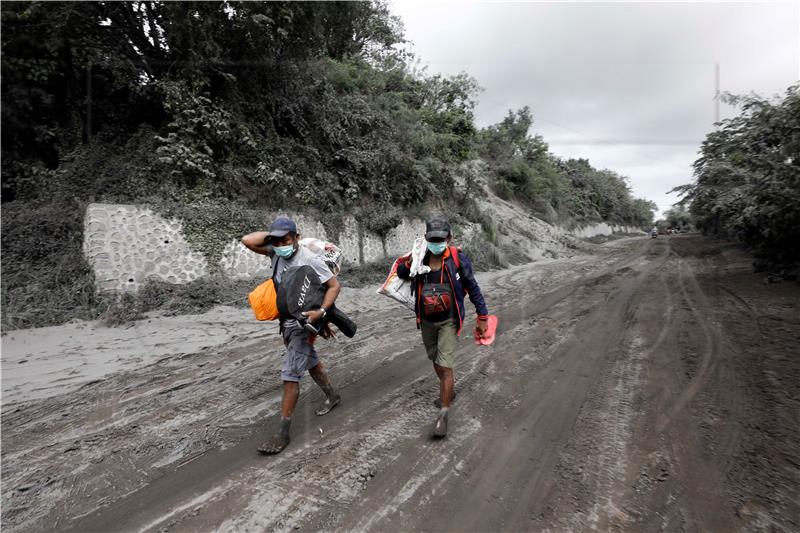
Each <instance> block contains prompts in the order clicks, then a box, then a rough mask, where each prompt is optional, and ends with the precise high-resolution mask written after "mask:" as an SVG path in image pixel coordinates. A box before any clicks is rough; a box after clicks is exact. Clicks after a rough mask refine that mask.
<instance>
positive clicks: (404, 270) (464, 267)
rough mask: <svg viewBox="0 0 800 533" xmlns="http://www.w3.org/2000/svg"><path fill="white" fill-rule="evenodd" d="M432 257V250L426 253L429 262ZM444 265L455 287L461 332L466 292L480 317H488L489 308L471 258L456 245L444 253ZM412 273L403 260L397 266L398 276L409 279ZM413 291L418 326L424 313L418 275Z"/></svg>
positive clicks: (420, 281) (453, 287) (451, 285)
mask: <svg viewBox="0 0 800 533" xmlns="http://www.w3.org/2000/svg"><path fill="white" fill-rule="evenodd" d="M452 251H457V253H458V260H459V262H460V263H461V268H459V269H456V265H455V262H454V261H453V257H452ZM428 257H430V252H428V253H426V254H425V260H426V262H427V259H428ZM444 266H445V269H446V272H447V279H448V280H449V282H450V287H451V288H452V289H453V294H454V295H455V300H456V304H457V305H456V311H457V313H456V314H457V315H458V333H459V334H460V333H461V328H462V327H463V326H464V316H465V314H466V313H465V308H464V294H469V299H470V301H472V304H473V305H474V306H475V310H476V311H477V312H478V317H479V318H480V317H486V316H488V315H489V310H488V309H487V308H486V302H485V301H484V299H483V294H481V288H480V287H479V286H478V282H477V281H476V280H475V274H474V273H473V272H472V261H470V260H469V257H467V256H466V255H465V254H464V252H462V251H461V250H458V249H457V248H455V247H454V246H451V247H449V248H448V249H447V250H446V251H445V254H444ZM410 274H411V267H409V266H406V264H405V263H404V262H401V263H400V264H399V265H398V266H397V277H399V278H400V279H409V277H410ZM411 293H412V294H414V295H415V298H414V311H415V312H416V313H417V327H419V323H420V320H421V316H422V313H421V311H420V301H419V300H420V294H421V293H422V279H421V277H418V278H417V279H416V280H415V282H412V284H411Z"/></svg>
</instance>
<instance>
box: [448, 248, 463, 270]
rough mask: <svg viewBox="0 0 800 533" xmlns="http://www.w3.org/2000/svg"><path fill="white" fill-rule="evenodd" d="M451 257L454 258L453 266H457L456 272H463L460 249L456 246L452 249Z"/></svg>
mask: <svg viewBox="0 0 800 533" xmlns="http://www.w3.org/2000/svg"><path fill="white" fill-rule="evenodd" d="M450 257H452V258H453V264H455V265H456V272H459V273H460V272H461V260H460V259H459V258H458V248H456V247H455V246H451V247H450Z"/></svg>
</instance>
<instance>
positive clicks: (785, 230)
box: [676, 85, 800, 270]
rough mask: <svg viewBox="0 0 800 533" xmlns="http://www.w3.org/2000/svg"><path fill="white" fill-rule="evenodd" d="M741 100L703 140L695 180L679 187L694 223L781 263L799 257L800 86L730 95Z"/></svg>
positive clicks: (773, 266)
mask: <svg viewBox="0 0 800 533" xmlns="http://www.w3.org/2000/svg"><path fill="white" fill-rule="evenodd" d="M726 100H727V102H729V103H732V104H736V105H739V106H741V112H740V114H739V115H738V116H736V117H734V118H731V119H727V120H723V121H722V122H721V123H720V125H719V128H718V129H717V130H716V131H715V132H713V133H710V134H709V135H708V136H707V137H706V140H705V141H704V142H703V146H702V150H701V156H700V158H699V159H698V160H697V161H696V162H695V164H694V169H695V177H696V181H695V182H694V183H692V184H689V185H684V186H681V187H678V188H677V189H676V190H677V191H679V192H681V193H683V194H684V195H685V196H684V202H689V212H690V213H691V215H692V216H693V217H694V223H695V225H696V226H697V227H698V228H699V229H700V230H702V231H703V232H704V233H706V234H707V235H712V236H717V237H725V238H732V239H734V240H736V241H738V242H741V243H743V244H745V245H746V246H748V247H749V248H750V249H751V250H752V251H753V252H754V253H755V255H756V257H757V258H758V260H759V262H760V263H762V264H765V266H768V267H769V268H771V269H776V270H780V269H782V268H787V267H791V266H793V265H797V264H798V263H800V246H798V244H797V243H798V242H800V92H799V91H798V86H797V85H795V86H792V87H790V88H789V89H788V90H787V92H786V96H785V97H784V98H781V99H777V100H774V101H770V100H767V99H764V98H760V97H758V96H739V97H736V96H730V95H728V96H727V97H726Z"/></svg>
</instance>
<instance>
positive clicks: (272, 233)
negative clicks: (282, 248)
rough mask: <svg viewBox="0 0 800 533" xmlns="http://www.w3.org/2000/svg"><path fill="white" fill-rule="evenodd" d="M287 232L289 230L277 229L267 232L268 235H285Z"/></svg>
mask: <svg viewBox="0 0 800 533" xmlns="http://www.w3.org/2000/svg"><path fill="white" fill-rule="evenodd" d="M287 233H289V230H275V231H270V232H269V233H267V237H283V236H284V235H286V234H287Z"/></svg>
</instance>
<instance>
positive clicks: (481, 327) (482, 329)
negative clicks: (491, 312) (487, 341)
mask: <svg viewBox="0 0 800 533" xmlns="http://www.w3.org/2000/svg"><path fill="white" fill-rule="evenodd" d="M488 328H489V323H488V322H487V321H486V320H478V322H477V324H475V329H476V330H477V331H478V334H480V336H481V338H483V337H485V336H486V330H487V329H488Z"/></svg>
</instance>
